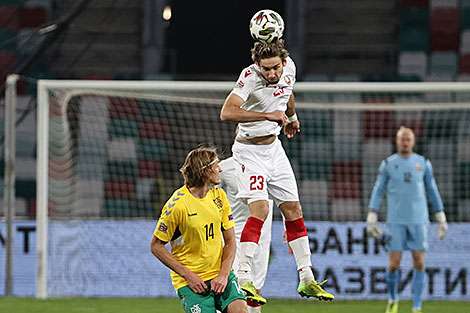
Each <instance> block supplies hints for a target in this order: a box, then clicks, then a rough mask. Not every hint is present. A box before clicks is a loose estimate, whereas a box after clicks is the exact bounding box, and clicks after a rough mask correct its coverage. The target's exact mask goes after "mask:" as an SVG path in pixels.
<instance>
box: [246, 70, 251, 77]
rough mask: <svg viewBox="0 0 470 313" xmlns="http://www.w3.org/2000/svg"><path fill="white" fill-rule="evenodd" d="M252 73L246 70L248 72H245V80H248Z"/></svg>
mask: <svg viewBox="0 0 470 313" xmlns="http://www.w3.org/2000/svg"><path fill="white" fill-rule="evenodd" d="M251 73H252V71H251V70H246V72H245V78H247V77H248V76H250V75H251Z"/></svg>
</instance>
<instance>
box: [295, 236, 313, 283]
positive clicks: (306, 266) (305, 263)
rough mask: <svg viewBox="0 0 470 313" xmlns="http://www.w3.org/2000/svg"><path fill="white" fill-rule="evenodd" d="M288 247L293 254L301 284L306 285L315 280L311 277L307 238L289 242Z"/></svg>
mask: <svg viewBox="0 0 470 313" xmlns="http://www.w3.org/2000/svg"><path fill="white" fill-rule="evenodd" d="M289 246H290V247H291V249H292V251H293V252H294V257H295V262H296V263H297V270H298V271H299V278H300V282H301V283H302V284H307V283H309V282H311V281H312V280H314V279H315V277H314V276H313V272H312V270H311V268H312V262H311V261H310V256H311V252H310V244H309V241H308V237H307V236H303V237H300V238H297V239H295V240H292V241H290V242H289Z"/></svg>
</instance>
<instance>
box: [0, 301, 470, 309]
mask: <svg viewBox="0 0 470 313" xmlns="http://www.w3.org/2000/svg"><path fill="white" fill-rule="evenodd" d="M469 307H470V302H456V301H425V302H424V303H423V312H425V313H442V312H446V313H454V312H455V313H463V312H470V311H469ZM262 311H263V313H275V312H276V313H291V312H302V313H309V312H312V313H313V312H315V313H318V312H322V313H343V312H344V313H364V312H367V313H375V312H377V313H383V312H384V311H385V301H383V300H382V301H380V300H371V301H359V300H350V301H341V300H340V301H334V302H331V303H324V302H319V301H316V300H303V299H298V300H284V299H268V303H267V304H266V305H265V306H264V307H263V310H262ZM0 312H5V313H6V312H8V313H98V312H99V313H144V312H145V313H167V312H170V313H179V312H181V313H183V309H182V307H181V305H180V304H179V301H178V300H177V299H176V298H153V299H152V298H99V299H96V298H64V299H48V300H36V299H34V298H0ZM399 312H411V302H410V301H402V302H400V307H399Z"/></svg>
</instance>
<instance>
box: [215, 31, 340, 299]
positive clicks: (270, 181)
mask: <svg viewBox="0 0 470 313" xmlns="http://www.w3.org/2000/svg"><path fill="white" fill-rule="evenodd" d="M251 56H252V59H253V61H254V64H253V65H251V66H249V67H247V68H245V69H244V70H243V71H242V73H241V74H240V77H239V79H238V81H237V83H236V86H235V88H234V89H233V91H232V92H231V93H230V94H229V96H228V97H227V99H226V100H225V103H224V105H223V107H222V110H221V112H220V118H221V119H222V120H224V121H231V122H237V123H238V133H237V136H236V139H235V142H234V144H233V146H232V153H233V159H234V164H235V171H236V176H237V184H238V194H237V199H240V200H242V201H246V202H247V204H248V205H249V206H250V211H251V216H250V217H249V218H248V220H247V222H246V224H245V227H244V229H243V232H242V234H241V238H240V261H239V269H238V279H239V281H240V285H241V286H242V289H243V290H244V292H245V295H246V297H247V298H248V299H250V300H251V301H254V302H258V303H260V304H264V303H266V299H264V298H263V297H261V295H259V293H258V292H257V290H256V288H255V287H254V285H253V282H252V281H251V271H252V264H251V263H252V259H253V256H254V253H255V251H256V247H257V245H258V242H259V238H260V235H261V229H262V226H263V223H264V221H265V220H266V217H267V216H268V213H269V202H268V199H269V197H271V198H272V199H274V201H275V202H276V204H277V205H278V206H279V208H280V209H281V211H282V213H283V215H284V217H285V219H286V220H285V227H286V234H287V241H288V242H289V246H290V247H291V248H292V250H293V252H294V257H295V260H296V263H297V269H298V271H299V278H300V284H299V287H298V289H297V291H298V293H299V294H300V295H301V296H307V297H316V298H318V299H320V300H333V299H334V297H333V295H331V294H329V293H328V292H326V291H324V290H323V289H322V287H321V284H318V283H317V282H316V281H315V279H314V277H313V273H312V271H311V267H312V263H311V260H310V256H311V252H310V247H309V240H308V236H307V229H306V228H305V224H304V220H303V218H302V207H301V206H300V202H299V195H298V191H297V183H296V180H295V176H294V171H293V170H292V167H291V165H290V162H289V159H288V158H287V155H286V153H285V151H284V149H283V147H282V144H281V141H280V140H279V139H278V137H277V136H278V135H279V134H280V133H281V129H282V127H284V134H285V135H286V136H287V137H288V138H292V137H294V135H295V134H296V133H297V132H299V131H300V123H299V121H298V119H297V115H296V114H295V105H294V95H293V92H292V91H293V86H294V83H295V64H294V61H293V60H292V59H291V58H290V57H289V53H288V52H287V50H286V49H285V48H284V40H282V39H279V40H277V41H274V42H271V43H261V42H256V43H255V44H254V47H253V49H251Z"/></svg>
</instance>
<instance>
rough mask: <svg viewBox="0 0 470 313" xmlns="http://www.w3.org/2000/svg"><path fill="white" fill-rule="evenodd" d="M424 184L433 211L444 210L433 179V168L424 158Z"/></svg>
mask: <svg viewBox="0 0 470 313" xmlns="http://www.w3.org/2000/svg"><path fill="white" fill-rule="evenodd" d="M424 186H425V188H426V192H427V194H428V197H429V201H430V202H431V204H432V207H433V208H434V211H435V212H439V211H442V210H444V205H443V204H442V199H441V195H440V194H439V189H438V188H437V183H436V180H435V179H434V174H433V169H432V165H431V162H430V161H429V160H426V168H425V172H424Z"/></svg>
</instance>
